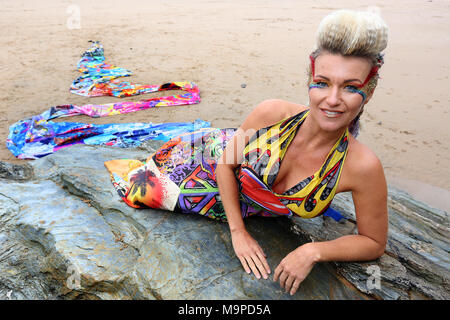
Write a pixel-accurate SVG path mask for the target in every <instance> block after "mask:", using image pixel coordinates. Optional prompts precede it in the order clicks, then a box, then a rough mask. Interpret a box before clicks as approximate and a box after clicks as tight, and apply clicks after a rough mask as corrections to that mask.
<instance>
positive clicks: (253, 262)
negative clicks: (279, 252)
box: [238, 252, 270, 279]
mask: <svg viewBox="0 0 450 320" xmlns="http://www.w3.org/2000/svg"><path fill="white" fill-rule="evenodd" d="M238 258H239V260H240V261H241V264H242V266H243V267H244V270H245V272H247V273H250V272H253V273H254V274H255V276H256V278H258V279H260V278H261V274H262V277H263V278H264V279H267V278H268V277H269V276H268V274H269V273H270V268H269V265H268V263H267V261H266V259H265V258H264V256H263V255H262V254H261V253H258V252H257V253H256V254H253V255H251V256H238Z"/></svg>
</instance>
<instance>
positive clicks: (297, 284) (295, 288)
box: [289, 279, 301, 296]
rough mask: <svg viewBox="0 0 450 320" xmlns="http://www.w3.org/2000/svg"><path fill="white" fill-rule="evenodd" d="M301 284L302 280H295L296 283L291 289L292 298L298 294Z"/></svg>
mask: <svg viewBox="0 0 450 320" xmlns="http://www.w3.org/2000/svg"><path fill="white" fill-rule="evenodd" d="M300 283H301V280H299V279H295V281H294V283H293V284H292V287H291V292H289V293H290V295H291V296H293V295H294V294H295V293H296V292H297V290H298V288H299V287H300Z"/></svg>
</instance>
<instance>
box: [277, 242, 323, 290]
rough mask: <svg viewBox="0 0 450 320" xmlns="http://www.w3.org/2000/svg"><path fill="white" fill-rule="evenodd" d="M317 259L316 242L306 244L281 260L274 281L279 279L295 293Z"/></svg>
mask: <svg viewBox="0 0 450 320" xmlns="http://www.w3.org/2000/svg"><path fill="white" fill-rule="evenodd" d="M317 261H318V253H317V250H316V249H315V248H314V244H313V243H307V244H304V245H302V246H300V247H298V248H297V249H295V250H294V251H292V252H291V253H289V254H288V255H287V256H286V257H285V258H284V259H283V260H281V262H280V264H279V265H278V267H277V268H276V269H275V274H274V277H273V281H278V280H279V281H280V285H281V287H282V288H284V289H286V292H290V294H291V295H293V294H295V292H297V290H298V288H299V286H300V283H301V282H302V281H303V280H304V279H305V278H306V277H307V276H308V274H309V272H310V271H311V269H312V268H313V267H314V265H315V264H316V262H317Z"/></svg>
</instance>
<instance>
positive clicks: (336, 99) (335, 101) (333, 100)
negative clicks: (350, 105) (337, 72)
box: [327, 87, 341, 107]
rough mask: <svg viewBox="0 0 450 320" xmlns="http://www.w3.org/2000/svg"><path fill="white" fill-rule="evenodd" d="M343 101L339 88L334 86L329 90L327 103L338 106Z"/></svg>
mask: <svg viewBox="0 0 450 320" xmlns="http://www.w3.org/2000/svg"><path fill="white" fill-rule="evenodd" d="M340 102H341V93H340V91H339V88H337V87H332V88H331V90H329V91H328V95H327V103H328V105H329V106H330V107H332V106H337V105H339V103H340Z"/></svg>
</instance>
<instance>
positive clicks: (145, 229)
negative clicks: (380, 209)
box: [0, 141, 449, 299]
mask: <svg viewBox="0 0 450 320" xmlns="http://www.w3.org/2000/svg"><path fill="white" fill-rule="evenodd" d="M158 145H159V143H158V142H155V141H153V142H150V143H148V144H146V145H145V146H143V147H141V148H138V149H119V148H107V147H91V146H86V145H79V146H74V147H71V148H67V149H63V150H60V151H58V152H56V153H54V154H52V155H49V156H47V157H44V158H42V159H39V160H36V161H34V162H29V163H28V164H26V165H23V166H18V165H11V164H8V163H0V188H1V190H2V191H0V299H372V298H381V299H430V298H431V299H448V298H449V294H448V292H449V285H448V284H449V281H448V270H449V264H448V251H449V250H448V249H449V248H448V244H447V239H446V235H448V229H449V223H448V214H447V213H446V212H442V211H438V210H435V209H431V208H428V207H427V206H425V205H424V204H422V203H419V202H416V201H414V200H413V199H411V198H410V197H408V195H406V194H404V193H402V192H400V191H397V190H393V189H392V190H390V199H389V209H390V233H389V243H388V247H387V250H386V254H385V255H383V256H382V257H381V258H380V259H377V260H376V261H372V262H365V263H343V262H341V263H320V264H317V265H316V266H315V267H314V268H313V270H312V272H311V273H310V275H309V276H308V278H307V279H306V280H305V281H304V282H303V283H302V285H301V287H300V289H299V291H298V292H297V293H296V294H295V295H294V296H290V295H289V294H286V293H284V291H283V290H282V289H281V288H280V286H279V285H278V283H274V282H273V281H271V280H257V279H256V278H255V277H254V276H250V275H247V274H246V273H245V272H244V271H243V269H242V267H241V266H240V263H239V260H238V259H237V258H236V257H235V255H234V252H233V248H232V245H231V239H230V235H229V231H228V227H227V225H226V224H225V223H221V222H217V221H212V220H210V219H207V218H204V217H201V216H194V215H185V214H181V213H168V212H165V211H161V210H152V209H145V210H136V209H133V208H130V207H128V206H127V205H126V204H124V203H123V202H122V201H121V200H120V199H119V197H118V196H117V194H116V192H115V190H114V188H113V186H112V184H111V183H110V180H109V175H108V172H107V171H106V169H105V168H104V166H103V162H104V161H106V160H110V159H117V158H136V159H145V158H146V157H147V156H148V155H149V154H150V153H151V152H152V151H153V150H155V148H157V147H158ZM333 206H334V207H335V208H336V209H338V210H339V211H340V212H341V213H343V214H344V215H345V216H347V217H348V219H346V220H345V221H344V223H338V222H335V221H334V220H332V219H331V218H323V217H318V218H315V219H311V220H298V219H296V218H295V219H291V220H289V219H283V218H278V219H269V218H251V219H248V220H247V221H246V225H247V227H248V230H249V232H250V233H251V234H252V235H253V236H254V237H255V238H256V239H257V241H258V242H259V243H260V245H261V246H262V247H263V248H264V250H265V252H266V254H267V255H268V262H269V265H270V266H271V269H272V270H274V269H275V267H276V266H277V265H278V263H279V262H280V261H281V259H283V258H284V256H285V255H286V254H288V253H289V252H290V251H291V250H293V249H294V248H296V247H297V246H299V245H301V244H302V243H305V242H307V241H311V240H314V241H319V240H325V239H332V238H337V237H339V236H340V235H342V234H348V233H352V232H356V227H355V224H354V212H353V205H352V202H351V199H349V195H343V196H339V197H337V198H336V199H335V201H334V202H333ZM368 268H369V269H368ZM377 268H378V269H377ZM377 272H379V276H380V277H379V278H380V280H381V282H379V283H378V282H376V279H377V277H376V276H377ZM374 279H375V280H374Z"/></svg>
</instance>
